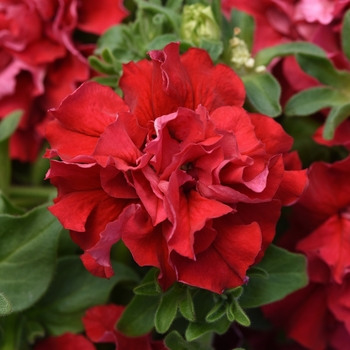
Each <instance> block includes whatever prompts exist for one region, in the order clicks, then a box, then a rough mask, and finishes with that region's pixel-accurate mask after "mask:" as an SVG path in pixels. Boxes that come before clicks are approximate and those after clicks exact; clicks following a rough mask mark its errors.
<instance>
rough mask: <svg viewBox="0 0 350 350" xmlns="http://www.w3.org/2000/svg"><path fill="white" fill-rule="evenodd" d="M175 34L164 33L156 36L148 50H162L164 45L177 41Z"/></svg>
mask: <svg viewBox="0 0 350 350" xmlns="http://www.w3.org/2000/svg"><path fill="white" fill-rule="evenodd" d="M177 40H178V39H177V36H176V35H175V34H163V35H159V36H157V37H155V38H154V39H153V40H152V41H151V42H150V43H149V44H148V45H147V51H151V50H162V49H164V47H165V46H166V45H167V44H169V43H171V42H174V41H177Z"/></svg>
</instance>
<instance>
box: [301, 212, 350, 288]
mask: <svg viewBox="0 0 350 350" xmlns="http://www.w3.org/2000/svg"><path fill="white" fill-rule="evenodd" d="M297 249H298V250H300V251H302V252H304V253H305V254H306V255H307V256H308V257H309V256H310V257H313V256H315V257H318V258H319V259H322V260H323V261H324V262H325V263H326V264H327V265H328V266H329V267H330V269H331V272H332V277H333V279H334V281H335V282H336V283H339V284H341V283H342V282H343V279H344V277H345V275H347V274H348V273H349V272H350V254H349V251H350V220H349V219H347V218H344V217H342V216H341V215H333V216H331V217H330V218H329V219H328V220H327V221H326V222H324V223H323V224H322V225H321V226H319V227H318V228H317V229H316V230H314V231H313V232H312V233H311V234H310V235H309V236H307V237H306V238H304V239H303V240H301V241H300V242H299V243H298V245H297ZM310 273H311V275H312V271H311V272H310Z"/></svg>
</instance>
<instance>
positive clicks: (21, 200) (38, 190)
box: [8, 186, 57, 208]
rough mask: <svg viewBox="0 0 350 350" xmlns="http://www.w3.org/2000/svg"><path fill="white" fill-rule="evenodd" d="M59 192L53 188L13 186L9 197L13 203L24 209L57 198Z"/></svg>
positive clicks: (9, 190)
mask: <svg viewBox="0 0 350 350" xmlns="http://www.w3.org/2000/svg"><path fill="white" fill-rule="evenodd" d="M56 194H57V191H56V189H55V188H54V187H51V186H30V187H29V186H11V187H10V188H9V189H8V195H9V197H10V199H11V201H12V202H13V203H14V204H15V205H17V206H19V207H24V208H31V207H34V206H36V205H39V204H42V203H45V202H48V201H50V200H51V199H53V198H55V197H56Z"/></svg>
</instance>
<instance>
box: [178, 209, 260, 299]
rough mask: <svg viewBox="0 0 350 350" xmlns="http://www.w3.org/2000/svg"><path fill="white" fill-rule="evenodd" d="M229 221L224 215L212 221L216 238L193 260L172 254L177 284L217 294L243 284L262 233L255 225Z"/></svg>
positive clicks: (258, 249)
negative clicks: (184, 284)
mask: <svg viewBox="0 0 350 350" xmlns="http://www.w3.org/2000/svg"><path fill="white" fill-rule="evenodd" d="M233 215H235V214H233ZM231 218H232V216H231V215H226V216H224V217H222V218H220V219H217V220H215V221H214V222H215V224H214V228H215V229H216V230H217V232H218V234H217V236H216V239H215V240H214V242H213V243H212V244H211V246H210V247H209V248H208V249H206V250H205V251H204V252H202V253H200V254H197V255H196V261H193V260H190V259H187V258H184V257H181V256H179V255H178V254H176V253H175V252H173V253H172V255H171V260H172V261H173V263H174V265H175V268H176V271H177V274H178V280H179V281H181V282H183V283H186V284H189V285H192V286H197V287H199V288H204V289H207V290H211V291H213V292H215V293H220V294H221V293H222V292H223V291H224V290H225V289H227V288H234V287H237V286H240V285H242V284H243V283H244V282H245V277H246V272H247V269H248V268H249V267H250V266H251V265H252V264H253V263H254V260H255V258H256V256H257V254H258V252H259V251H260V248H261V231H260V228H259V225H258V224H257V223H252V224H250V225H235V219H234V218H233V219H231Z"/></svg>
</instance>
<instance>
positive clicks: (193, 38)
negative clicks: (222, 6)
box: [181, 4, 220, 46]
mask: <svg viewBox="0 0 350 350" xmlns="http://www.w3.org/2000/svg"><path fill="white" fill-rule="evenodd" d="M181 37H182V38H183V39H185V40H187V41H190V42H192V43H193V44H195V45H197V46H198V45H199V44H200V41H201V39H207V40H218V39H219V38H220V28H219V26H218V24H217V23H216V21H215V19H214V15H213V11H212V9H211V7H210V6H205V5H203V4H193V5H185V6H184V8H183V13H182V23H181Z"/></svg>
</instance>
